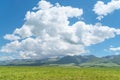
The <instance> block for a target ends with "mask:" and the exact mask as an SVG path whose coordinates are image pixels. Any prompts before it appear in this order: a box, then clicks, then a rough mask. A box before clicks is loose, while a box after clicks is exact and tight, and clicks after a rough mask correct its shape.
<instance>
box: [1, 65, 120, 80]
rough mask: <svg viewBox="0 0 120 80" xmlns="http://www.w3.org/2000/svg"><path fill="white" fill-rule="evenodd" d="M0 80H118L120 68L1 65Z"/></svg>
mask: <svg viewBox="0 0 120 80" xmlns="http://www.w3.org/2000/svg"><path fill="white" fill-rule="evenodd" d="M0 80H120V68H80V67H40V66H37V67H35V66H32V67H28V66H1V67H0Z"/></svg>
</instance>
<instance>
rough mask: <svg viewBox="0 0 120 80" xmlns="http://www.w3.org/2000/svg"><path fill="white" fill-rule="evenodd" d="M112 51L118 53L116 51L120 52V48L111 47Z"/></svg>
mask: <svg viewBox="0 0 120 80" xmlns="http://www.w3.org/2000/svg"><path fill="white" fill-rule="evenodd" d="M110 51H115V52H116V51H120V47H116V48H113V47H111V48H110Z"/></svg>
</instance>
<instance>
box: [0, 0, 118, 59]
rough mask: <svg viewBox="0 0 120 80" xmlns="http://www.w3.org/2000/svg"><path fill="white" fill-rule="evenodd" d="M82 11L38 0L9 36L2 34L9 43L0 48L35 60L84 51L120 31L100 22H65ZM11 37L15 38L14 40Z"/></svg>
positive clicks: (80, 14) (78, 15)
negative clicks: (35, 5) (23, 21)
mask: <svg viewBox="0 0 120 80" xmlns="http://www.w3.org/2000/svg"><path fill="white" fill-rule="evenodd" d="M82 14H83V10H82V9H79V8H73V7H71V6H61V5H60V4H58V3H57V4H55V5H53V4H51V3H50V2H47V1H45V0H42V1H40V2H39V3H38V5H37V7H34V8H33V11H28V12H27V14H26V16H25V23H24V24H23V26H22V27H21V28H17V29H15V30H14V32H13V34H11V35H9V36H10V37H6V36H4V37H5V39H7V40H11V42H9V43H7V44H6V45H4V46H3V47H2V48H1V50H0V51H1V52H3V53H11V54H16V55H18V56H20V57H21V58H38V59H43V58H47V57H55V56H65V55H79V54H83V53H86V52H87V50H86V49H85V48H86V47H87V46H91V45H93V44H98V43H101V42H103V41H104V40H106V39H109V38H114V37H115V35H119V34H120V29H115V28H110V27H108V26H102V25H101V24H95V25H92V24H86V23H85V22H83V21H77V22H76V23H75V24H73V25H69V24H70V21H69V18H73V17H76V18H79V17H81V16H82ZM11 36H12V37H13V38H12V37H11ZM15 36H17V37H19V38H15V39H14V37H15ZM11 38H12V39H11Z"/></svg>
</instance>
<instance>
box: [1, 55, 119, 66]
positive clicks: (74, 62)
mask: <svg viewBox="0 0 120 80" xmlns="http://www.w3.org/2000/svg"><path fill="white" fill-rule="evenodd" d="M0 65H5V66H10V65H11V66H43V65H47V66H53V65H55V66H80V67H95V66H100V67H113V66H116V67H118V66H120V55H111V56H105V57H96V56H94V55H85V56H81V55H78V56H64V57H57V58H47V59H42V60H35V59H15V60H6V61H0Z"/></svg>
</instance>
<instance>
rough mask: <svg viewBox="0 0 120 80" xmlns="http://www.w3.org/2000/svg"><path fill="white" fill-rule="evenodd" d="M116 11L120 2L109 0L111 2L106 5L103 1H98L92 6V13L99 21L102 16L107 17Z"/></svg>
mask: <svg viewBox="0 0 120 80" xmlns="http://www.w3.org/2000/svg"><path fill="white" fill-rule="evenodd" d="M118 9H120V0H111V2H108V3H107V4H105V3H104V2H103V1H98V2H97V3H96V4H95V6H94V9H93V11H94V12H95V13H96V14H97V15H98V17H97V19H98V20H101V19H102V18H104V16H107V15H108V14H110V13H112V12H114V11H115V10H118Z"/></svg>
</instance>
